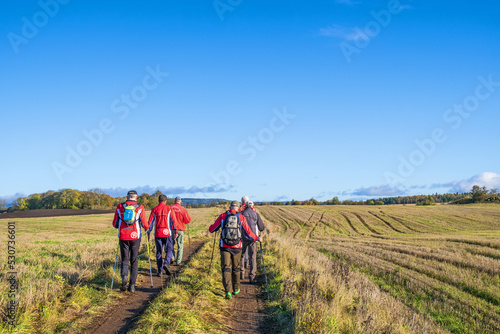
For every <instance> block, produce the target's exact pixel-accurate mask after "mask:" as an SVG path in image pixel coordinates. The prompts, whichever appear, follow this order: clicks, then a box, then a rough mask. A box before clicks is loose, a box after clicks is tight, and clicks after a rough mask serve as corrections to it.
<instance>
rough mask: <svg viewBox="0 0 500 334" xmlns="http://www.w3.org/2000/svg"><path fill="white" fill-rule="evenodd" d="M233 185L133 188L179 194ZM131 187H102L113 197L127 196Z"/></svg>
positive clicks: (203, 191)
mask: <svg viewBox="0 0 500 334" xmlns="http://www.w3.org/2000/svg"><path fill="white" fill-rule="evenodd" d="M232 188H233V186H229V187H223V186H219V185H209V186H205V187H197V186H192V187H189V188H188V187H168V188H167V187H163V186H160V187H151V186H149V185H147V186H140V187H135V188H131V189H134V190H135V191H137V193H139V194H143V193H148V194H152V193H154V192H156V191H157V190H159V191H161V192H162V193H163V194H165V195H169V196H177V195H196V194H198V195H199V194H210V193H212V194H213V193H223V192H227V191H229V190H231V189H232ZM131 189H128V188H120V187H118V188H107V189H101V190H102V191H103V192H104V193H106V194H108V195H110V196H113V197H118V196H125V195H126V194H127V192H128V191H129V190H131Z"/></svg>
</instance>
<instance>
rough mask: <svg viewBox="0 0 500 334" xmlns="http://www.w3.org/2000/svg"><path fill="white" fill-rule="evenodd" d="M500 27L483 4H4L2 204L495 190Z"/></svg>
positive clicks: (493, 7) (226, 0) (343, 0)
mask: <svg viewBox="0 0 500 334" xmlns="http://www.w3.org/2000/svg"><path fill="white" fill-rule="evenodd" d="M499 10H500V4H499V3H498V2H497V1H482V2H480V3H475V4H472V3H467V2H455V1H439V2H435V1H410V0H407V1H400V2H399V1H393V0H391V1H378V0H377V1H376V0H373V1H354V0H352V1H349V0H337V1H335V0H329V1H312V2H291V1H238V0H231V1H230V0H220V1H219V0H217V1H175V2H174V1H148V2H139V1H106V2H102V1H78V0H71V1H67V0H64V1H63V0H59V1H58V2H57V1H56V0H42V1H39V2H37V1H15V2H2V4H1V5H0V20H1V22H2V23H1V25H0V27H1V31H0V36H2V38H1V42H0V63H1V64H2V77H1V80H0V90H1V91H2V92H3V94H2V99H1V102H0V103H1V104H0V105H1V110H2V113H1V115H2V134H3V139H4V141H3V145H2V148H3V149H2V153H3V157H4V159H3V163H2V164H1V167H0V197H8V196H12V195H15V194H19V193H22V194H31V193H35V192H45V191H47V190H50V189H52V190H57V189H62V188H75V189H80V190H87V189H90V188H95V187H99V188H102V189H106V190H107V191H108V192H114V191H115V192H116V190H117V189H121V188H123V189H128V188H140V189H145V190H154V189H155V188H157V187H160V189H162V190H164V191H165V192H167V193H168V194H169V195H182V196H185V197H222V198H228V199H236V198H240V197H241V196H242V195H249V196H251V198H253V199H255V200H275V199H281V200H287V199H288V200H289V199H292V198H295V199H307V198H310V197H315V198H318V199H329V198H331V197H333V196H339V197H340V198H354V199H356V198H366V197H383V196H395V195H407V194H419V193H424V194H427V193H435V192H446V191H464V190H465V191H466V190H468V187H469V186H470V185H471V184H475V183H478V184H481V185H485V186H487V187H488V188H492V187H499V188H500V175H499V173H500V168H499V166H500V157H499V155H498V153H497V152H498V147H497V146H498V125H499V121H500V113H499V111H500V110H499V109H500V108H499V107H500V62H498V59H500V44H499V43H498V41H499V40H500V25H499V24H498V13H499ZM86 134H87V135H86Z"/></svg>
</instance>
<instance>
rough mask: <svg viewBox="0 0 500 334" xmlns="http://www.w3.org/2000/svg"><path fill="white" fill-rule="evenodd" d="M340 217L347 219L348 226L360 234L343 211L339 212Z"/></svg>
mask: <svg viewBox="0 0 500 334" xmlns="http://www.w3.org/2000/svg"><path fill="white" fill-rule="evenodd" d="M339 213H340V214H341V215H342V217H344V218H345V220H347V223H348V224H349V226H350V227H351V228H352V229H353V231H354V232H356V233H357V234H360V233H359V231H358V230H357V229H356V228H355V227H354V225H353V224H352V222H351V220H350V219H349V217H347V215H345V214H344V213H342V212H339Z"/></svg>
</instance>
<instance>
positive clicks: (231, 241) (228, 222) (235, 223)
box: [221, 211, 241, 246]
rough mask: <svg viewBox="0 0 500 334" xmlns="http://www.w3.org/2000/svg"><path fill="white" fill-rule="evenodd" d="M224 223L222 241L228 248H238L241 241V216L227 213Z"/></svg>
mask: <svg viewBox="0 0 500 334" xmlns="http://www.w3.org/2000/svg"><path fill="white" fill-rule="evenodd" d="M226 214H227V215H226V219H224V222H223V223H222V232H221V239H222V242H224V244H226V245H228V246H236V245H237V244H238V243H239V242H240V241H241V222H240V217H239V214H237V213H232V212H229V211H228V212H226Z"/></svg>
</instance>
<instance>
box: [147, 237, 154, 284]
mask: <svg viewBox="0 0 500 334" xmlns="http://www.w3.org/2000/svg"><path fill="white" fill-rule="evenodd" d="M147 245H148V261H149V277H150V278H151V287H153V272H152V271H151V256H150V255H149V234H148V243H147Z"/></svg>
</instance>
